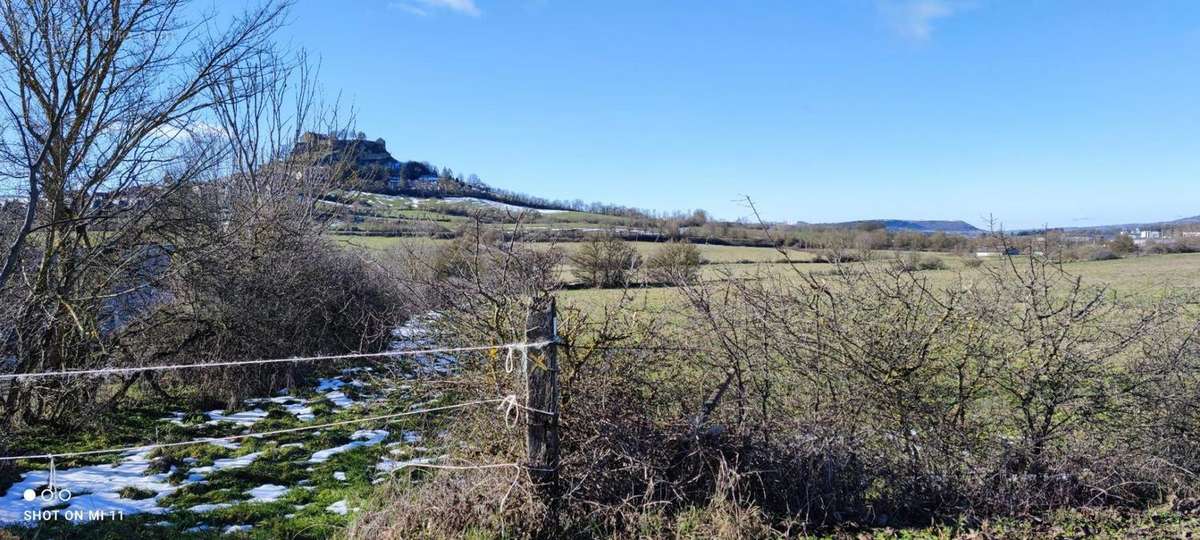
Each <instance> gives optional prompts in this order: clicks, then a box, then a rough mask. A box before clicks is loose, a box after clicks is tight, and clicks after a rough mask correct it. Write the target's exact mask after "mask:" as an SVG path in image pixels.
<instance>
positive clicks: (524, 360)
mask: <svg viewBox="0 0 1200 540" xmlns="http://www.w3.org/2000/svg"><path fill="white" fill-rule="evenodd" d="M552 343H554V342H553V341H548V340H547V341H538V342H515V343H503V344H496V345H476V346H466V347H440V348H430V349H407V350H399V351H387V352H379V353H352V354H342V355H322V356H310V357H293V358H278V359H264V360H240V361H226V362H206V363H193V364H169V365H154V366H136V367H119V368H102V369H87V370H73V371H45V372H35V373H13V374H6V375H0V380H10V381H21V380H29V379H40V378H50V377H73V376H107V375H114V374H124V373H138V372H148V371H170V370H183V369H194V368H196V369H198V368H217V367H230V366H246V365H262V364H276V363H303V362H321V361H339V360H351V359H364V358H384V357H396V356H420V355H431V354H448V353H456V352H469V351H491V352H493V353H497V352H498V351H507V355H506V357H505V370H506V371H507V372H509V373H512V372H513V371H514V370H515V368H516V364H517V361H516V360H515V353H517V352H519V353H520V355H521V359H520V364H519V365H520V369H521V372H522V373H523V372H524V371H525V370H526V369H528V351H529V350H530V349H541V348H543V347H546V346H547V345H550V344H552ZM498 356H499V355H498V354H493V357H498ZM491 404H496V405H498V407H497V410H498V411H499V412H500V414H501V415H502V418H503V420H504V422H505V424H506V425H507V426H508V427H510V428H511V427H515V426H516V425H517V423H518V422H519V418H518V416H519V413H520V412H521V411H524V412H527V413H529V412H532V413H538V414H544V415H553V414H555V413H553V412H551V411H546V410H542V409H537V408H532V407H529V406H528V405H527V404H526V403H522V402H521V401H520V400H519V399H518V397H517V395H516V394H509V395H507V396H501V397H496V398H491V399H481V400H474V401H468V402H463V403H457V404H453V405H444V406H439V407H428V408H423V409H417V410H411V411H405V412H400V413H393V414H385V415H376V416H369V417H363V418H353V419H348V420H339V421H336V422H326V423H321V424H312V425H305V426H299V427H294V428H285V429H277V430H271V431H263V432H257V433H242V434H235V435H227V436H223V437H202V438H197V439H192V440H187V441H179V442H170V443H152V444H142V445H134V446H122V447H114V448H104V449H98V450H84V451H77V452H58V453H34V454H22V455H13V456H0V462H6V461H18V460H43V459H44V460H49V461H50V462H51V464H52V467H53V462H54V460H55V459H62V458H72V457H84V456H96V455H106V454H125V453H130V452H144V451H149V450H154V449H159V448H175V447H182V446H191V445H197V444H211V443H217V442H228V441H237V440H243V439H252V438H264V437H270V436H274V435H281V434H286V433H298V432H305V431H315V430H321V429H327V428H331V427H338V426H344V425H354V424H363V423H369V422H380V421H393V420H396V419H398V418H404V417H410V416H418V415H424V414H432V413H438V412H444V411H451V410H457V409H465V408H469V407H476V406H480V405H491ZM426 465H430V467H429V468H443V469H454V468H464V467H465V468H470V467H469V466H436V467H435V466H432V465H431V464H416V463H414V464H412V466H414V467H416V466H426ZM499 465H503V466H509V465H513V466H515V465H517V464H499ZM499 465H497V466H499ZM492 466H493V465H487V467H492Z"/></svg>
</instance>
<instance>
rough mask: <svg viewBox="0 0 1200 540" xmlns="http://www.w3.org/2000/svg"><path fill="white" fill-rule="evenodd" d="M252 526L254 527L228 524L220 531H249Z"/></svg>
mask: <svg viewBox="0 0 1200 540" xmlns="http://www.w3.org/2000/svg"><path fill="white" fill-rule="evenodd" d="M253 528H254V526H253V525H230V526H228V527H225V530H223V531H221V534H233V533H240V532H249V531H250V529H253Z"/></svg>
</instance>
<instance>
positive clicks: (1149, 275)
mask: <svg viewBox="0 0 1200 540" xmlns="http://www.w3.org/2000/svg"><path fill="white" fill-rule="evenodd" d="M743 249H756V250H761V251H762V252H767V251H771V252H773V250H769V249H766V248H743ZM776 255H778V253H776ZM760 256H764V257H765V256H766V255H765V253H760ZM940 257H941V258H942V259H943V260H944V261H946V263H947V268H946V269H945V270H926V271H922V272H919V273H918V274H917V275H918V276H920V277H921V278H923V279H927V280H928V282H929V284H930V286H932V287H935V288H937V287H946V286H949V285H951V284H952V283H953V282H954V280H955V279H956V278H957V277H958V276H960V275H961V276H963V277H964V278H966V279H968V280H969V279H970V278H971V275H972V273H975V272H980V271H982V270H980V269H974V268H967V267H966V266H965V265H964V264H963V259H962V258H961V257H958V256H955V255H952V254H941V255H940ZM881 260H886V259H882V258H881ZM1017 260H1018V262H1019V261H1020V258H1018V259H1017ZM984 264H985V265H998V264H1001V261H1000V260H999V259H996V260H988V261H985V263H984ZM1062 267H1063V269H1064V270H1065V271H1066V272H1068V273H1071V274H1074V275H1078V276H1080V277H1081V278H1082V279H1083V281H1084V283H1087V284H1093V285H1104V286H1107V287H1108V288H1109V289H1110V290H1112V292H1113V293H1114V294H1116V295H1118V296H1129V295H1132V296H1134V297H1140V298H1152V297H1153V296H1154V295H1155V294H1156V293H1159V292H1162V291H1164V290H1168V289H1193V290H1200V253H1190V254H1171V255H1146V256H1140V257H1129V258H1125V259H1118V260H1111V261H1086V262H1070V263H1064V264H1063V266H1062ZM831 268H832V265H829V264H823V263H815V264H814V263H808V264H798V265H795V269H793V268H792V267H790V266H789V265H786V264H776V263H769V264H711V265H705V266H704V267H703V269H702V272H701V277H702V279H705V280H715V279H726V278H728V277H733V278H736V279H791V278H792V277H794V272H795V270H797V269H798V270H800V271H802V272H822V271H829V270H830V269H831ZM631 294H633V295H635V297H636V298H638V299H639V300H640V302H633V303H632V304H631V306H638V305H640V306H643V307H647V308H663V307H668V306H670V304H671V302H673V301H676V300H678V299H679V294H678V291H676V290H674V289H673V288H669V287H657V288H647V289H636V290H635V292H633V293H631ZM621 296H622V291H620V290H604V289H577V290H569V291H562V292H561V293H559V297H560V298H562V299H563V301H564V303H566V304H568V305H571V306H574V307H576V308H578V309H584V310H585V311H588V312H589V313H598V312H600V311H602V310H603V306H604V305H606V304H611V303H613V302H616V301H617V300H618V299H620V298H621Z"/></svg>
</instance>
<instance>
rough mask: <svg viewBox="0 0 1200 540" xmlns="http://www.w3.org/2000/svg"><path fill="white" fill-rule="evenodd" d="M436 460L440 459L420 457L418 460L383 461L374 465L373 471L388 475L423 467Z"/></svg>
mask: <svg viewBox="0 0 1200 540" xmlns="http://www.w3.org/2000/svg"><path fill="white" fill-rule="evenodd" d="M438 459H440V458H436V457H420V458H414V459H410V460H407V461H395V460H391V459H383V460H381V461H380V462H379V463H377V464H376V465H375V470H377V471H379V472H382V473H390V472H393V471H398V470H400V469H403V468H405V467H411V466H413V465H424V464H427V463H433V462H435V461H437V460H438Z"/></svg>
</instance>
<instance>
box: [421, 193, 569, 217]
mask: <svg viewBox="0 0 1200 540" xmlns="http://www.w3.org/2000/svg"><path fill="white" fill-rule="evenodd" d="M443 200H445V201H446V202H452V203H467V204H480V205H483V206H489V207H492V208H499V209H501V210H512V211H513V212H530V211H532V212H539V213H542V214H558V213H562V212H566V210H542V209H540V208H530V207H528V206H520V205H516V204H508V203H502V202H498V201H492V200H488V199H479V198H476V197H446V198H445V199H443Z"/></svg>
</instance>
